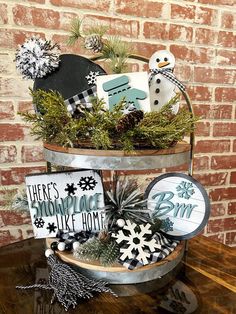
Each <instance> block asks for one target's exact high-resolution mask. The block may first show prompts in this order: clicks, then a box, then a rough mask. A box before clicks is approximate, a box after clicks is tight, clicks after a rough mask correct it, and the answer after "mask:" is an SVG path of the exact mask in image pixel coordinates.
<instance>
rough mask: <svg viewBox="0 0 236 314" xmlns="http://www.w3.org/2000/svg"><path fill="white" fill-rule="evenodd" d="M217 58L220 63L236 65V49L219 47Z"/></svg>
mask: <svg viewBox="0 0 236 314" xmlns="http://www.w3.org/2000/svg"><path fill="white" fill-rule="evenodd" d="M216 60H217V64H219V65H236V53H235V51H230V50H225V49H222V50H221V49H218V52H217V58H216Z"/></svg>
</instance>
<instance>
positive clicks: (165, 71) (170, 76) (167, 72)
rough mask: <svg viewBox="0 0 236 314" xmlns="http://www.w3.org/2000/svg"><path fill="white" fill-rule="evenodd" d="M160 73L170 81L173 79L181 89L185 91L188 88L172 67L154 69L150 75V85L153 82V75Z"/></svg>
mask: <svg viewBox="0 0 236 314" xmlns="http://www.w3.org/2000/svg"><path fill="white" fill-rule="evenodd" d="M159 73H160V74H162V75H163V76H164V77H165V78H167V79H168V80H169V81H171V82H172V83H173V84H174V85H176V86H177V87H178V88H179V90H181V91H182V92H184V91H185V89H186V88H185V86H184V85H183V84H182V83H181V82H180V81H179V80H178V79H177V78H176V77H175V76H174V74H173V73H172V70H171V69H162V70H158V69H152V70H151V74H150V77H149V86H150V84H151V81H152V79H153V77H154V76H155V75H156V74H159Z"/></svg>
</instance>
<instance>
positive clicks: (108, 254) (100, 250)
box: [74, 237, 120, 266]
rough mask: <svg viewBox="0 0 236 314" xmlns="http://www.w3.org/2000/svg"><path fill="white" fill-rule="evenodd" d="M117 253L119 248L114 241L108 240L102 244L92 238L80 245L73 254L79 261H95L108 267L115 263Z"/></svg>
mask: <svg viewBox="0 0 236 314" xmlns="http://www.w3.org/2000/svg"><path fill="white" fill-rule="evenodd" d="M119 252H120V249H119V246H118V244H117V243H116V242H115V241H114V240H112V239H110V240H109V241H105V242H104V241H101V240H99V238H96V237H94V238H91V239H89V240H88V241H87V242H85V243H83V244H81V245H80V247H79V248H78V249H77V250H76V251H75V252H74V256H75V257H76V258H78V259H81V260H87V261H93V260H96V261H99V262H100V263H101V264H102V265H104V266H108V265H111V264H113V263H114V262H115V261H116V259H117V258H118V256H119Z"/></svg>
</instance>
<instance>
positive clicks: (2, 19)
mask: <svg viewBox="0 0 236 314" xmlns="http://www.w3.org/2000/svg"><path fill="white" fill-rule="evenodd" d="M7 23H8V16H7V5H6V4H4V3H1V4H0V24H7Z"/></svg>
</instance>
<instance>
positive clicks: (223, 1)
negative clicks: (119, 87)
mask: <svg viewBox="0 0 236 314" xmlns="http://www.w3.org/2000/svg"><path fill="white" fill-rule="evenodd" d="M76 16H79V17H80V18H83V19H84V25H85V26H86V25H88V24H90V23H96V22H102V23H103V24H104V25H107V26H108V27H109V32H110V34H119V35H120V36H121V37H122V38H123V39H124V40H125V41H128V42H130V41H132V42H133V46H134V47H135V49H136V53H138V54H141V55H144V56H147V57H150V55H151V54H152V53H153V52H154V51H155V50H158V49H162V48H166V49H170V50H171V51H172V52H173V53H174V54H175V56H176V59H177V66H176V69H175V73H176V75H177V77H179V79H181V80H182V81H183V82H184V83H185V84H186V85H187V86H188V92H189V94H190V96H191V99H192V102H193V105H194V110H195V113H196V114H198V115H200V116H202V117H203V119H202V121H201V122H200V123H199V124H198V127H197V131H196V135H197V139H196V148H195V160H194V172H195V177H196V178H197V179H198V180H200V182H201V183H202V184H204V185H205V187H206V188H207V190H208V192H209V195H210V198H211V200H212V212H211V217H210V221H209V223H208V226H207V227H206V228H205V230H204V233H205V234H206V235H207V236H209V237H211V238H212V239H215V240H217V241H220V242H223V243H225V244H227V245H233V246H235V245H236V169H235V168H236V139H235V135H236V122H235V116H236V105H235V100H236V87H235V85H234V84H235V76H236V71H235V69H236V33H235V32H234V30H235V28H236V6H235V0H189V1H184V0H167V1H161V0H160V1H159V0H153V1H148V0H97V1H95V0H29V1H27V0H24V1H23V0H22V1H17V0H10V1H2V0H0V69H1V77H0V141H1V143H0V162H1V170H0V171H1V179H0V180H1V182H0V183H1V187H0V197H2V196H3V195H4V193H5V190H6V189H10V190H15V189H16V188H17V187H18V186H19V185H21V184H23V182H24V176H25V175H26V174H27V173H30V172H38V171H42V170H44V165H45V164H44V162H43V157H42V148H41V144H40V143H39V142H35V141H34V140H33V139H32V138H31V137H30V135H29V126H26V125H24V123H23V122H22V121H21V119H20V117H19V116H17V111H24V110H29V109H30V110H31V102H30V97H29V94H28V87H29V86H31V84H32V82H30V81H24V80H22V79H21V77H20V76H19V75H17V73H16V71H15V65H14V63H13V59H14V52H15V49H16V47H17V45H18V44H21V43H23V41H24V40H25V38H26V37H28V36H31V35H32V34H40V35H41V36H43V37H46V38H47V39H53V40H54V41H58V42H60V43H61V47H62V51H63V52H68V51H72V52H75V53H81V54H84V53H85V51H84V50H83V48H81V47H80V45H79V44H78V45H76V46H75V47H74V48H73V49H71V48H68V47H66V45H65V43H64V42H65V39H66V38H67V30H68V28H69V24H70V22H71V19H72V18H73V17H76ZM136 67H138V65H136ZM182 169H183V170H184V167H182ZM142 175H143V173H142ZM152 176H153V174H150V173H149V174H148V177H147V180H150V178H151V177H152ZM1 205H2V208H1V209H2V210H1V211H0V244H1V245H3V244H7V243H9V242H14V241H17V240H20V239H23V238H26V237H28V236H31V235H32V231H31V227H30V220H29V217H28V216H27V214H19V213H17V212H9V211H7V210H6V209H4V202H3V201H2V200H1Z"/></svg>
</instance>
